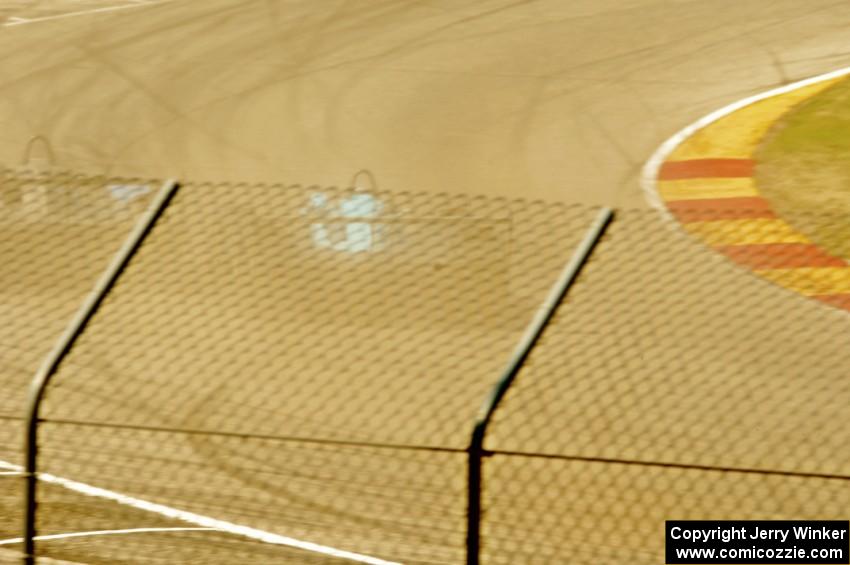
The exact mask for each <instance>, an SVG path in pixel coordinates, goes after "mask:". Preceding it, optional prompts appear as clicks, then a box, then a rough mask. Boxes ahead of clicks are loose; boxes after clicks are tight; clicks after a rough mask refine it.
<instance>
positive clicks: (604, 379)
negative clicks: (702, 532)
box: [2, 177, 850, 564]
mask: <svg viewBox="0 0 850 565" xmlns="http://www.w3.org/2000/svg"><path fill="white" fill-rule="evenodd" d="M57 178H58V177H57ZM63 178H64V177H63ZM69 178H70V177H69ZM52 182H53V181H52ZM74 183H76V184H74V186H80V187H82V186H86V187H88V190H90V192H91V194H92V199H94V201H95V202H97V203H99V204H97V205H92V206H93V207H92V209H91V213H90V212H89V211H84V212H83V213H82V214H80V217H82V218H85V221H82V220H81V221H80V222H78V223H79V225H80V226H83V227H79V228H77V224H73V223H72V222H68V223H69V225H71V224H73V226H74V228H73V229H57V230H55V231H54V232H51V231H50V230H48V229H37V230H35V232H37V233H38V234H39V236H42V237H43V238H44V242H43V243H36V242H39V241H41V240H39V239H38V237H32V238H30V237H24V236H21V237H22V239H23V240H24V241H25V242H26V245H29V246H30V247H26V246H18V245H17V244H11V243H9V250H10V251H9V252H8V255H9V256H10V257H12V258H14V257H16V256H18V255H20V258H19V261H21V262H22V264H25V265H30V263H28V262H27V261H33V262H39V263H40V264H42V265H46V266H47V267H41V268H35V267H33V268H32V269H24V270H23V271H22V272H24V273H27V277H28V278H27V279H26V280H32V281H35V282H32V283H31V284H23V283H21V282H16V283H15V284H19V285H20V289H19V290H18V291H17V292H16V293H14V295H12V294H10V295H9V299H8V301H7V304H6V305H4V309H6V308H9V309H10V310H9V312H10V319H11V318H14V316H13V315H12V314H14V312H15V311H17V310H14V311H13V310H12V309H18V310H21V311H24V314H23V315H22V317H21V318H20V320H21V321H20V322H19V323H17V324H18V325H14V324H12V325H9V326H8V327H6V328H4V330H5V331H6V332H7V333H8V337H6V336H4V339H5V340H7V341H8V342H9V343H10V344H16V345H14V347H12V346H10V348H9V354H8V355H7V354H6V353H5V352H4V367H5V366H6V365H7V364H8V365H10V366H11V367H12V370H7V371H4V373H6V374H4V375H3V377H2V378H3V379H10V382H9V387H10V390H17V391H18V393H16V394H17V395H18V396H17V397H14V398H13V397H12V396H8V397H7V398H6V401H8V407H6V408H4V409H5V410H7V412H8V415H9V418H13V419H15V418H20V416H21V413H22V404H23V403H24V400H25V399H24V395H23V389H24V387H25V386H26V385H27V383H28V381H29V379H30V378H31V376H32V374H33V373H34V372H35V368H36V366H37V365H38V364H39V362H41V360H42V358H43V357H44V356H45V355H46V354H47V350H48V349H49V348H50V347H51V346H52V345H53V342H54V341H55V340H56V339H57V338H58V336H59V334H61V332H62V330H63V328H64V326H65V324H66V323H67V320H68V319H69V318H70V317H71V316H72V315H73V313H74V311H75V310H76V308H77V307H78V306H79V304H80V303H81V302H82V298H83V297H84V295H85V293H86V292H88V291H89V290H90V289H91V288H92V286H93V285H94V281H95V280H96V279H97V278H98V276H99V275H100V273H101V272H103V270H104V269H105V268H106V265H107V264H108V263H109V258H110V256H111V255H112V254H114V253H115V251H116V250H117V249H118V248H119V246H120V245H121V244H122V242H123V241H124V239H125V238H126V236H127V234H128V233H129V231H130V227H131V225H132V223H133V220H134V219H135V218H136V217H139V215H140V214H141V213H142V211H143V210H144V209H145V207H146V206H148V205H150V203H151V202H152V200H153V194H154V193H155V192H156V189H157V188H158V186H159V184H161V183H143V182H140V181H132V182H131V181H126V180H112V179H77V180H75V181H74ZM18 184H20V183H17V184H16V183H15V182H12V183H10V184H9V185H8V186H10V187H11V189H10V190H9V191H8V193H9V195H8V196H7V195H6V191H5V189H4V198H8V201H10V202H14V203H19V204H16V205H15V206H18V207H19V208H20V209H21V210H24V209H25V208H22V207H21V206H22V204H20V203H23V202H30V201H31V199H28V198H23V197H21V196H15V194H18V193H16V192H14V187H15V186H17V185H18ZM72 184H73V183H72ZM66 185H68V182H66V181H64V180H63V181H61V182H59V181H58V180H56V181H55V182H53V184H49V186H66ZM4 186H5V185H4ZM142 187H148V188H142ZM53 192H57V193H59V191H58V190H56V191H53ZM48 193H49V194H50V195H51V196H52V192H50V191H48ZM33 201H34V200H33ZM68 201H69V202H70V200H68ZM3 202H4V203H5V202H7V200H4V201H3ZM99 205H102V206H103V207H104V208H103V210H104V211H105V215H104V217H105V218H107V219H108V218H114V221H113V220H112V219H110V220H109V221H105V222H104V223H103V224H101V223H98V222H95V221H94V220H93V219H94V218H96V217H98V214H95V213H94V211H95V210H97V209H98V208H97V206H99ZM65 206H66V208H65V209H66V210H69V211H70V210H72V209H74V208H73V207H71V206H70V204H66V205H65ZM122 206H131V207H132V210H133V213H132V214H131V213H129V212H128V213H123V212H122V214H124V215H121V214H118V215H115V214H117V213H116V212H115V210H124V208H121V207H122ZM80 209H81V210H88V209H87V208H86V207H85V206H83V207H82V208H80ZM107 209H108V213H107ZM16 213H17V212H16ZM21 213H22V214H23V212H21ZM74 214H75V213H71V212H68V215H69V217H70V216H73V215H74ZM8 217H9V218H13V220H10V221H9V222H10V224H14V223H15V222H17V221H18V220H14V218H16V217H17V216H15V215H9V216H8ZM597 217H598V210H596V209H593V208H590V207H586V206H567V205H563V204H557V203H548V202H529V201H522V200H505V199H496V198H484V197H472V196H462V195H435V194H414V193H401V192H382V191H378V190H374V189H369V190H356V189H350V190H345V189H335V188H323V187H314V186H312V187H304V186H283V185H216V184H187V185H185V186H182V187H180V189H179V191H178V192H177V193H176V195H175V196H174V197H173V198H172V199H171V201H170V203H169V205H168V207H167V208H166V209H165V212H164V213H163V215H162V216H161V217H160V218H159V219H158V220H157V221H156V224H155V225H154V226H153V228H152V229H151V230H150V232H149V233H148V234H147V236H146V238H145V239H144V242H143V243H142V245H141V246H140V248H139V249H138V250H137V251H136V253H135V254H134V255H133V257H132V259H131V261H130V263H129V265H128V266H127V268H126V269H125V271H124V272H123V273H122V274H121V276H120V278H119V279H118V280H117V283H116V284H115V285H114V286H113V287H111V288H110V289H109V292H108V294H107V295H106V297H105V299H104V301H103V302H102V304H100V307H99V309H98V311H97V312H96V313H95V315H94V316H93V318H92V319H91V321H90V322H89V324H88V325H87V326H86V327H85V330H84V331H83V332H82V333H81V334H80V335H79V337H78V339H76V341H75V342H74V343H73V347H72V348H71V349H70V353H69V354H68V355H67V357H65V358H64V360H63V361H62V363H61V365H60V367H59V370H58V372H57V373H56V374H55V375H53V377H52V380H51V381H50V384H49V386H48V388H47V392H46V398H45V403H44V406H43V407H42V410H41V414H40V422H39V428H38V429H39V435H38V440H39V441H38V447H39V470H40V471H41V473H42V474H41V475H40V477H41V479H42V481H41V482H42V486H41V487H40V490H39V491H38V493H39V500H38V501H39V507H38V510H39V512H38V514H37V517H38V523H37V525H38V534H39V535H42V536H53V535H56V536H59V537H52V538H51V537H48V538H47V539H43V540H41V541H39V542H38V550H39V554H40V555H49V556H54V557H59V558H62V559H70V560H74V561H80V562H86V563H120V562H133V563H136V562H145V563H156V562H162V563H180V562H204V563H235V562H255V563H313V562H316V563H319V562H321V563H337V562H339V563H344V562H352V561H354V562H365V563H463V562H464V561H465V560H466V559H467V541H468V540H467V529H468V524H467V518H468V513H467V509H468V503H469V500H468V497H469V483H468V480H469V474H468V471H469V468H468V461H469V446H470V440H471V433H472V431H473V424H474V423H475V421H476V418H477V414H478V410H479V408H480V407H481V405H482V403H483V402H484V401H485V399H486V398H488V395H489V394H491V391H492V390H493V387H494V386H495V385H496V383H497V381H498V380H499V378H500V376H501V375H502V374H503V372H504V370H505V368H506V366H507V365H508V363H509V361H510V359H511V357H512V355H515V353H516V352H515V348H516V346H517V344H518V343H519V342H520V341H521V338H522V337H523V336H524V335H525V334H524V332H525V331H526V328H527V327H528V326H529V324H530V323H531V322H532V320H533V319H535V315H536V314H538V313H539V312H538V311H539V309H540V308H541V306H542V305H543V304H544V301H545V300H546V297H547V295H548V293H549V292H550V289H551V288H552V286H553V285H554V284H555V282H556V280H557V279H558V277H559V275H560V274H561V273H562V272H563V269H564V267H565V265H568V263H569V262H570V260H571V258H573V256H574V253H575V251H576V249H577V248H578V247H579V244H580V242H581V241H582V239H583V238H585V237H586V233H587V231H588V229H589V228H590V227H591V226H592V225H593V223H594V219H595V218H597ZM117 218H122V220H121V221H118V220H117ZM660 218H661V217H660V216H659V215H658V213H657V212H655V211H625V212H618V215H617V219H616V220H615V221H614V222H613V224H611V226H610V228H609V229H608V232H607V233H606V235H605V236H604V237H603V239H602V241H601V242H600V243H599V244H598V245H597V246H596V249H595V251H593V255H592V256H591V257H590V260H589V263H588V264H587V267H586V268H585V269H584V270H583V271H582V273H581V276H580V278H579V280H578V282H577V284H576V285H575V287H574V288H572V289H571V290H570V292H569V294H568V296H567V297H566V299H565V301H564V302H563V303H561V304H560V306H559V307H558V309H557V311H556V312H555V315H554V318H553V319H552V320H551V322H550V323H549V324H548V326H547V327H545V329H544V330H543V333H542V337H541V340H540V341H539V342H538V343H536V345H535V346H534V348H533V349H531V351H530V355H529V356H528V359H527V361H525V363H524V365H522V367H521V368H520V370H519V371H518V372H517V373H516V375H515V379H514V381H513V382H512V384H511V386H510V388H509V389H508V390H507V393H506V395H505V396H504V398H503V401H502V402H501V404H499V405H498V406H496V409H495V411H494V413H493V420H492V424H491V425H490V427H489V431H488V432H487V436H486V438H485V441H484V446H483V447H484V451H483V460H482V473H481V479H482V483H483V493H482V497H481V514H480V516H479V519H480V531H481V543H480V545H481V562H482V563H512V564H513V563H539V562H547V563H624V562H631V563H657V562H660V560H661V555H662V554H663V526H664V520H666V519H688V518H699V519H721V518H729V519H732V518H734V519H747V518H763V519H782V518H785V519H805V518H841V517H845V516H846V514H842V512H845V510H844V509H846V508H847V504H846V503H847V499H848V498H850V484H848V483H847V481H848V479H850V460H849V459H850V458H848V457H847V455H846V451H845V450H844V449H842V448H843V445H844V444H845V443H846V442H847V439H848V437H847V435H848V434H847V432H846V431H844V426H843V422H842V418H841V415H842V414H841V410H842V408H843V406H844V405H846V403H847V400H848V399H850V398H848V397H850V385H848V384H846V383H845V382H844V379H842V377H843V376H844V375H845V374H846V373H847V367H850V364H849V363H848V361H850V347H848V346H850V315H848V312H847V311H846V310H845V309H843V308H842V307H841V299H840V298H839V299H836V300H833V302H831V304H833V305H832V306H830V305H828V304H826V303H825V302H826V301H818V300H812V299H810V298H808V297H806V296H804V295H803V294H805V292H804V293H803V294H800V293H795V292H793V291H792V290H791V289H788V288H785V287H787V286H788V285H784V286H785V287H783V286H779V285H777V284H774V283H773V282H771V280H775V277H774V278H773V279H771V274H775V273H771V272H767V271H778V270H779V269H769V268H759V269H755V271H756V272H753V270H751V268H752V265H746V266H745V267H742V265H744V264H745V263H746V261H742V260H737V261H736V260H735V256H734V252H735V250H731V251H729V250H726V251H728V252H726V251H724V253H725V255H724V254H723V253H718V250H717V249H712V247H711V246H712V245H714V243H712V242H706V241H704V240H700V239H699V238H695V237H693V233H694V231H695V229H708V228H702V227H700V226H696V225H693V224H692V225H689V226H687V229H684V230H683V229H680V228H678V227H673V226H672V225H671V224H669V223H667V222H664V221H662V220H661V219H660ZM822 221H824V222H826V221H833V220H827V219H823V220H822ZM842 221H846V220H842ZM107 225H108V229H107V227H106V226H107ZM713 227H714V229H715V232H717V233H720V232H722V231H723V230H724V229H729V230H732V229H739V228H740V226H737V225H731V224H730V225H729V226H727V227H724V226H723V225H720V224H718V225H716V226H713ZM97 229H100V230H101V231H97ZM12 231H14V230H12ZM715 232H712V233H715ZM92 234H95V235H92ZM86 241H96V242H97V243H92V244H91V245H90V246H86V244H85V242H86ZM6 243H7V242H4V243H3V245H6ZM748 245H751V242H750V243H749V244H748ZM16 249H17V250H18V251H14V250H16ZM757 252H758V250H757V249H755V248H754V247H752V246H751V247H748V248H747V253H757ZM786 252H788V253H792V254H793V253H794V251H793V249H792V248H790V247H789V248H786ZM97 253H101V254H102V255H97ZM741 254H742V253H739V255H741ZM835 259H836V262H834V263H832V264H830V266H825V267H811V266H810V267H806V266H805V265H804V264H803V265H798V266H797V267H795V268H797V269H798V271H797V272H796V274H793V273H792V274H788V275H784V276H786V277H791V276H796V277H814V278H815V279H817V280H821V279H822V278H823V277H824V276H827V275H825V274H824V273H822V272H819V271H818V272H816V271H817V269H833V271H832V272H831V273H832V274H830V275H829V276H831V277H833V279H834V280H837V281H839V284H836V285H833V286H831V287H830V288H831V289H832V291H835V292H832V294H831V296H839V297H840V296H841V294H842V292H841V288H842V287H841V283H840V281H841V280H842V277H846V276H847V275H846V271H844V270H843V267H841V265H840V264H839V263H838V261H843V260H842V259H840V258H835ZM798 263H800V261H798ZM802 263H805V261H802ZM82 264H84V265H85V269H88V270H85V269H84V268H83V267H82V266H80V265H82ZM62 265H65V266H64V267H63V266H62ZM783 265H785V264H784V263H783ZM579 266H580V265H579ZM773 266H775V265H773ZM63 269H65V270H67V271H68V273H67V274H65V270H63ZM806 269H808V270H806ZM783 270H784V272H788V273H791V271H790V270H788V269H785V268H784V267H783ZM31 271H32V272H33V273H34V274H30V272H31ZM576 272H578V269H576ZM4 273H5V274H6V275H7V276H9V277H10V278H11V279H14V281H20V280H24V279H20V278H18V277H15V276H14V275H13V271H4ZM818 277H820V278H818ZM45 278H47V279H51V278H52V280H51V281H49V282H45ZM75 281H79V282H75ZM39 285H42V286H39ZM66 285H67V287H68V290H67V291H64V290H61V289H64V288H65V286H66ZM818 288H820V287H818ZM818 288H814V287H812V289H810V290H811V292H809V294H818V293H817V292H816V291H817V290H818ZM38 289H41V290H38ZM72 289H73V290H72ZM803 291H805V288H803ZM38 292H40V293H41V294H40V295H38V296H36V297H35V298H33V299H32V300H28V299H27V298H26V297H27V296H28V293H33V294H37V293H38ZM74 292H76V294H74ZM846 294H848V295H850V288H848V290H847V292H846ZM59 295H62V296H64V300H65V301H66V302H67V306H66V307H65V309H64V310H62V309H60V308H59V306H53V307H51V308H48V307H47V306H45V305H46V304H48V303H50V301H49V300H47V299H46V298H44V297H45V296H50V297H53V296H59ZM818 296H820V295H818ZM555 305H557V303H556V304H553V306H555ZM27 316H28V317H27ZM15 319H17V318H15ZM27 320H29V321H27ZM28 332H29V333H28ZM35 332H40V333H35ZM30 334H32V335H37V336H38V338H37V339H36V338H32V344H31V346H28V347H29V349H28V350H31V353H30V357H26V356H25V355H22V354H19V353H18V349H23V350H27V348H26V347H22V346H20V344H21V343H23V342H24V341H25V336H28V335H30ZM7 358H8V362H7V363H6V362H5V361H6V359H7ZM15 363H19V364H20V368H19V370H18V372H17V373H15V371H14V364H15ZM518 368H519V367H518ZM12 380H14V382H12ZM15 387H17V388H15ZM4 406H6V405H5V404H4ZM16 421H17V420H16ZM11 423H14V422H11ZM3 429H4V432H6V431H8V430H12V432H11V433H9V434H7V435H9V438H10V439H9V442H8V443H4V445H9V446H11V447H10V449H11V450H12V451H14V450H15V446H16V445H20V441H19V440H20V439H22V438H23V431H22V430H20V433H19V430H18V429H17V428H15V427H13V426H9V427H7V426H6V425H5V424H4V426H3ZM13 435H14V437H12V436H13ZM16 457H18V456H17V455H8V458H9V463H10V464H11V463H15V462H16V461H18V460H19V458H18V459H15V458H16ZM10 469H11V470H13V471H14V470H16V469H17V467H12V466H11V465H10ZM6 482H10V481H6ZM3 504H4V510H5V508H6V507H7V506H8V507H9V508H10V512H16V513H17V512H18V511H17V509H15V510H11V509H12V508H15V504H14V503H13V502H12V501H11V500H9V501H8V502H7V501H3ZM18 505H19V503H18ZM4 514H6V513H5V512H4ZM9 515H10V516H11V515H12V514H11V513H10V514H9ZM4 528H5V529H6V530H10V531H9V532H8V533H10V535H9V536H8V537H10V538H11V537H13V536H14V535H19V534H18V532H19V530H20V528H19V527H17V526H14V525H12V524H5V523H4ZM4 531H5V530H4ZM104 531H109V532H113V533H112V534H98V535H84V536H81V537H67V534H69V533H74V532H76V533H85V532H89V533H90V532H104ZM63 535H65V537H62V536H63ZM10 547H12V545H10Z"/></svg>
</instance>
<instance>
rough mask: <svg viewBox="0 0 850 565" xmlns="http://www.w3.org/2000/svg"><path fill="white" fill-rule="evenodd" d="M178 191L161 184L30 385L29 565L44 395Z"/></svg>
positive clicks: (26, 530) (26, 491) (26, 543)
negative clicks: (40, 414) (39, 425)
mask: <svg viewBox="0 0 850 565" xmlns="http://www.w3.org/2000/svg"><path fill="white" fill-rule="evenodd" d="M178 188H179V184H178V182H177V181H175V180H169V181H166V182H165V184H163V185H162V188H161V189H160V191H159V193H158V194H157V196H156V198H155V199H154V200H153V202H151V204H150V206H149V207H148V209H147V211H146V212H145V214H144V215H143V216H142V217H141V218H139V221H138V222H137V223H136V225H135V227H134V228H133V231H132V232H130V235H129V236H128V237H127V239H126V240H125V241H124V244H123V245H122V246H121V249H119V250H118V252H117V253H116V254H115V256H114V257H113V259H112V262H111V263H110V264H109V266H108V267H107V269H106V271H104V273H103V274H102V275H101V277H100V279H98V281H97V283H96V284H95V286H94V288H93V289H92V291H91V292H90V293H89V295H88V296H87V297H86V300H85V302H83V304H82V305H81V306H80V308H79V310H77V313H76V314H75V315H74V318H73V319H72V320H71V322H70V323H69V324H68V326H67V327H66V328H65V331H64V332H63V334H62V336H60V338H59V340H58V341H57V342H56V344H55V345H54V347H53V349H52V350H51V351H50V353H49V354H48V355H47V357H46V358H45V359H44V361H43V362H42V364H41V367H39V369H38V371H37V372H36V374H35V376H34V377H33V380H32V382H31V383H30V389H29V394H28V397H27V411H26V421H25V425H24V428H25V434H26V435H25V438H24V454H25V458H24V459H25V460H24V480H25V481H26V487H25V489H24V528H23V529H24V532H23V534H24V536H23V537H24V557H23V561H24V563H25V564H27V565H33V564H34V563H35V536H36V531H35V530H36V523H35V521H36V505H37V501H36V489H37V484H38V477H37V467H36V463H37V459H38V441H37V440H38V423H39V409H40V408H41V402H42V400H43V399H44V393H45V391H46V390H47V386H48V384H49V383H50V379H51V377H52V376H53V375H54V374H55V373H56V371H57V370H58V369H59V366H60V365H61V364H62V361H63V360H64V359H65V357H66V356H67V355H68V353H69V352H70V351H71V348H72V347H73V346H74V343H75V342H76V340H77V338H78V337H79V336H80V335H81V334H82V333H83V331H84V330H85V327H86V325H87V324H88V322H89V321H90V320H91V318H92V316H94V314H95V312H97V310H98V308H99V307H100V305H101V304H102V302H103V299H104V298H105V297H106V295H107V294H108V293H109V291H110V290H111V289H112V287H113V286H114V285H115V282H116V281H117V280H118V278H119V277H120V276H121V273H123V272H124V270H125V269H126V268H127V265H128V264H129V262H130V259H131V258H132V257H133V255H134V254H135V253H136V251H137V250H138V249H139V247H140V246H141V244H142V242H143V241H144V239H145V237H147V235H148V234H149V233H150V231H151V230H152V229H153V226H154V225H155V224H156V221H157V220H158V219H159V217H160V216H161V215H162V213H163V211H164V210H165V209H166V207H168V204H169V203H170V202H171V199H172V197H173V196H174V194H175V193H176V191H177V189H178Z"/></svg>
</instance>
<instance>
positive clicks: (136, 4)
mask: <svg viewBox="0 0 850 565" xmlns="http://www.w3.org/2000/svg"><path fill="white" fill-rule="evenodd" d="M170 1H171V0H131V2H130V3H129V4H120V5H118V6H104V7H103V8H93V9H91V10H80V11H77V12H65V13H62V14H55V15H52V16H42V17H40V18H22V17H19V16H11V17H9V18H7V19H6V21H5V22H4V23H3V27H12V26H19V25H25V24H32V23H38V22H46V21H50V20H58V19H62V18H73V17H76V16H85V15H88V14H100V13H104V12H116V11H118V10H126V9H128V8H141V7H143V6H154V5H156V4H163V3H165V2H170Z"/></svg>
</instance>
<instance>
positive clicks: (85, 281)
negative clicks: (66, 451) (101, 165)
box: [0, 170, 160, 539]
mask: <svg viewBox="0 0 850 565" xmlns="http://www.w3.org/2000/svg"><path fill="white" fill-rule="evenodd" d="M159 184H160V183H159V182H158V181H151V180H141V179H122V178H105V177H83V176H79V175H74V174H69V173H46V172H36V171H13V170H2V171H0V297H2V298H0V320H2V323H0V389H2V394H0V422H2V425H0V472H2V473H3V474H2V475H0V477H2V481H0V535H2V536H3V539H6V538H10V537H15V536H16V535H18V534H19V532H20V529H21V528H20V519H19V517H20V512H19V510H20V507H21V501H22V498H23V495H22V494H20V493H19V486H20V485H19V482H20V481H19V480H18V479H17V476H16V474H15V473H16V472H17V470H18V468H17V466H18V465H19V464H20V463H21V452H22V449H23V441H24V434H23V429H22V426H21V421H22V418H23V413H24V407H25V397H26V391H27V387H28V385H29V382H30V380H31V379H32V376H33V374H34V373H35V371H36V369H37V368H38V366H39V364H40V363H41V361H42V359H43V358H44V356H45V355H46V354H47V353H48V351H49V350H50V348H51V347H53V345H54V343H55V342H56V341H57V339H58V338H59V336H60V334H61V333H62V331H63V330H64V328H65V326H66V325H67V323H68V320H69V319H70V318H71V317H72V316H73V315H74V313H75V312H76V310H77V309H78V308H79V306H80V304H81V302H82V301H83V299H84V298H85V296H86V295H87V293H88V292H90V291H91V289H92V287H93V285H94V281H95V280H96V279H97V277H98V275H99V274H100V273H101V272H102V271H103V270H104V268H105V267H106V265H107V264H108V263H109V261H110V258H111V257H112V256H113V255H114V254H115V252H116V251H117V250H118V248H119V247H120V246H121V244H122V242H123V240H124V238H125V237H126V235H127V234H128V233H129V231H130V229H131V228H132V226H133V225H134V223H135V221H136V219H137V217H138V215H139V213H140V212H141V210H143V209H144V207H145V206H146V205H147V203H148V201H149V198H150V195H151V194H153V193H154V192H155V191H156V189H157V188H158V186H159Z"/></svg>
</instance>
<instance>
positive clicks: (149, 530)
mask: <svg viewBox="0 0 850 565" xmlns="http://www.w3.org/2000/svg"><path fill="white" fill-rule="evenodd" d="M216 531H218V530H215V529H213V528H132V529H126V530H95V531H92V532H69V533H67V534H50V535H47V536H36V537H35V538H34V539H35V540H37V541H48V540H57V539H68V538H84V537H88V536H114V535H121V534H149V533H159V532H216ZM18 543H24V538H12V539H4V540H0V545H14V544H18Z"/></svg>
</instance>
